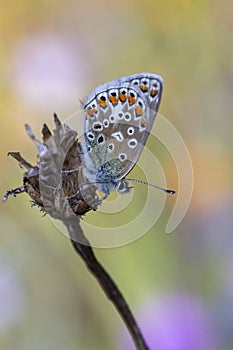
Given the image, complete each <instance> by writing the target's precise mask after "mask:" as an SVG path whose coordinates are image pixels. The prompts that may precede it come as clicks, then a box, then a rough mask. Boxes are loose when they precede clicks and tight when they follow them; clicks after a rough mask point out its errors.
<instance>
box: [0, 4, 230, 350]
mask: <svg viewBox="0 0 233 350" xmlns="http://www.w3.org/2000/svg"><path fill="white" fill-rule="evenodd" d="M232 13H233V2H232V1H231V0H223V1H217V0H212V1H207V0H204V1H198V0H177V1H173V0H165V1H162V0H157V1H154V0H148V1H142V0H128V1H123V0H119V1H118V2H117V3H116V2H113V1H106V0H105V1H104V0H100V1H90V0H86V1H68V2H67V1H63V0H59V1H57V2H53V1H48V0H43V1H42V2H36V1H28V0H27V1H24V2H12V1H7V2H3V1H2V3H1V11H0V76H1V79H0V86H1V89H0V99H1V101H0V109H1V111H0V113H1V114H0V115H1V196H2V197H3V195H4V193H5V192H6V191H7V190H8V189H12V188H15V187H18V186H20V185H21V183H22V175H23V171H22V170H21V169H20V168H19V167H18V166H17V164H16V162H15V161H14V160H13V159H11V158H8V157H7V152H9V151H20V152H21V154H22V155H23V156H24V157H26V159H27V160H28V161H30V162H32V163H35V162H36V149H35V147H34V146H33V144H32V143H31V141H30V140H29V138H28V137H27V136H26V134H25V130H24V124H25V123H29V124H30V125H31V126H32V128H33V130H34V132H35V133H36V134H37V135H38V136H39V135H40V130H41V126H42V124H43V123H44V122H46V123H48V125H49V126H51V127H52V114H53V113H54V112H57V113H58V115H59V116H60V118H61V120H65V119H66V118H67V117H68V116H70V115H71V114H73V113H75V112H77V111H79V110H80V102H79V99H81V100H82V99H85V97H86V96H87V95H88V94H89V93H90V92H91V91H92V90H93V89H94V88H95V87H96V86H97V85H99V84H102V83H104V82H107V81H110V80H112V79H115V78H118V77H120V76H124V75H130V74H133V73H136V72H141V71H148V72H153V73H157V74H160V75H161V76H162V77H163V79H164V82H165V88H164V94H163V100H162V104H161V108H160V113H161V114H162V115H164V116H165V117H166V118H168V120H170V121H171V122H172V123H173V125H174V126H175V127H176V128H177V130H178V131H179V132H180V134H181V136H182V137H183V139H184V140H185V142H186V145H187V147H188V149H189V152H190V154H191V158H192V162H193V167H194V176H195V184H194V191H193V197H192V202H191V205H190V208H189V210H188V213H187V214H186V216H185V218H184V220H183V221H182V223H181V224H180V225H179V226H178V227H177V229H176V230H175V231H174V232H173V233H172V234H171V235H166V234H165V233H164V227H165V225H166V222H167V219H168V217H169V214H170V212H171V208H172V203H173V202H171V201H170V199H169V198H168V199H167V203H166V208H165V210H164V211H163V213H162V215H161V217H160V219H159V221H158V222H157V223H156V225H154V226H153V228H152V229H150V231H149V232H147V234H146V235H144V236H143V237H142V238H141V239H139V240H137V241H135V242H133V243H131V244H128V245H126V246H123V247H119V248H114V249H96V250H95V251H96V254H97V256H98V257H99V259H100V261H101V262H102V263H103V264H104V266H105V267H106V269H107V270H108V271H109V272H110V274H111V275H112V276H113V278H114V279H115V281H116V282H117V284H118V285H119V287H120V289H121V290H122V292H123V294H124V295H125V297H126V299H127V300H128V303H129V304H130V306H131V307H132V309H133V311H134V313H135V315H136V317H137V319H138V322H139V324H140V325H141V327H142V329H143V331H144V333H145V335H146V339H147V342H148V344H149V345H150V348H151V349H159V350H184V349H189V350H203V349H205V350H207V349H211V350H216V349H224V350H231V349H233V332H232V329H233V313H232V310H233V277H232V265H233V235H232V234H233V216H232V213H233V196H232V177H233V176H232V173H233V162H232V160H233V152H232V148H233V137H232V129H233V128H232V110H233V108H232V107H233V103H232V89H233V48H232V39H230V38H232V31H233V17H232ZM149 142H150V147H151V149H152V150H153V151H154V152H155V153H156V155H158V158H159V159H161V162H162V163H163V167H164V172H165V174H166V176H167V183H168V185H169V187H170V188H174V187H175V188H176V186H177V174H176V170H175V167H174V164H172V160H171V159H170V158H169V155H168V154H166V152H165V150H164V148H163V147H162V146H160V145H159V144H155V145H153V143H152V142H151V141H149ZM133 176H134V177H135V178H138V177H139V176H140V174H139V170H137V169H135V171H134V174H133ZM133 176H132V177H133ZM154 183H155V184H156V183H157V182H156V178H155V181H154ZM135 187H136V186H135ZM151 190H152V191H153V189H151ZM146 191H147V188H145V186H137V187H136V191H135V192H136V193H137V195H136V198H135V202H134V203H135V204H134V206H135V210H137V211H138V210H139V211H140V205H141V201H142V198H144V197H143V196H145V193H146ZM155 196H156V193H155ZM89 215H90V218H91V216H92V217H93V215H94V216H95V219H96V220H97V221H98V220H99V221H104V222H108V220H112V219H111V217H110V218H109V216H108V215H106V217H105V216H104V215H102V214H99V216H98V211H97V212H95V213H90V214H89ZM127 215H129V214H127V212H125V211H122V212H121V214H118V222H120V220H122V222H124V221H125V220H126V219H127ZM85 220H88V215H87V219H85ZM110 222H111V221H110ZM51 347H53V348H56V349H57V350H63V349H67V350H74V349H75V350H77V349H82V350H89V349H93V348H94V349H96V350H99V349H101V350H105V349H106V350H107V349H116V350H120V349H125V350H128V349H129V350H131V349H134V347H133V345H132V342H131V340H130V338H129V336H128V334H127V331H126V330H125V329H124V326H123V324H122V321H121V319H120V318H119V316H118V315H117V313H116V312H115V310H114V308H113V307H112V305H111V304H110V303H109V301H108V300H107V299H106V298H105V296H104V295H103V292H102V291H101V290H100V288H99V286H98V285H97V283H96V281H95V280H94V279H93V277H92V276H90V274H89V272H88V271H87V270H86V268H85V266H84V265H83V263H82V262H81V260H80V259H79V258H78V257H77V256H76V255H75V253H74V252H73V250H72V247H71V245H70V243H69V241H68V239H67V238H65V237H64V236H63V235H61V234H60V233H59V232H58V230H57V229H56V227H55V226H54V225H53V224H52V223H51V221H50V220H49V218H48V217H43V215H42V214H41V213H40V212H39V210H37V209H36V208H31V207H30V201H29V198H28V197H27V196H26V195H21V196H18V197H17V198H16V199H13V198H10V199H9V200H8V202H7V203H6V204H1V233H0V349H1V350H12V349H17V350H21V349H22V350H31V349H34V350H40V349H43V350H45V349H51Z"/></svg>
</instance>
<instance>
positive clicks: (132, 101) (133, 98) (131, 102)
mask: <svg viewBox="0 0 233 350" xmlns="http://www.w3.org/2000/svg"><path fill="white" fill-rule="evenodd" d="M128 101H129V104H130V105H134V103H135V102H136V98H135V97H132V96H130V95H129V96H128Z"/></svg>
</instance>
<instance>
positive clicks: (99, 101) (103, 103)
mask: <svg viewBox="0 0 233 350" xmlns="http://www.w3.org/2000/svg"><path fill="white" fill-rule="evenodd" d="M98 104H99V105H100V106H101V107H102V108H106V107H107V105H108V103H107V101H103V100H101V99H99V100H98Z"/></svg>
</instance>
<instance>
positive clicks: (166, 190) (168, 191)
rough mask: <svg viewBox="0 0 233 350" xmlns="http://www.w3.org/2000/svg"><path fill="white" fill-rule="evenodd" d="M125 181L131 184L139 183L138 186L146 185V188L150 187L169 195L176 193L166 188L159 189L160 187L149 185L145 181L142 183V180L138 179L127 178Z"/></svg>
mask: <svg viewBox="0 0 233 350" xmlns="http://www.w3.org/2000/svg"><path fill="white" fill-rule="evenodd" d="M126 180H128V181H132V182H137V183H140V184H143V185H147V186H150V187H153V188H157V189H158V190H161V191H163V192H166V193H169V194H174V193H176V191H173V190H168V189H166V188H163V187H160V186H156V185H154V184H150V183H148V182H146V181H142V180H138V179H128V178H127V179H126Z"/></svg>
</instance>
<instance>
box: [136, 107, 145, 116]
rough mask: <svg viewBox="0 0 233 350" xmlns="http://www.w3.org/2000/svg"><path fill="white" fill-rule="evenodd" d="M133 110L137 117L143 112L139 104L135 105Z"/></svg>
mask: <svg viewBox="0 0 233 350" xmlns="http://www.w3.org/2000/svg"><path fill="white" fill-rule="evenodd" d="M135 111H136V115H137V117H139V116H140V115H142V114H143V108H142V107H140V106H136V108H135Z"/></svg>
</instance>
